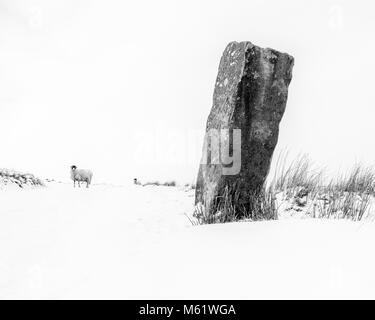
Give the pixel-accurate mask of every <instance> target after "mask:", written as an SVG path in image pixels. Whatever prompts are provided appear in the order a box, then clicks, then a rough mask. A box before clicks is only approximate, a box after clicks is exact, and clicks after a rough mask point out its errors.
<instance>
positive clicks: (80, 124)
mask: <svg viewBox="0 0 375 320" xmlns="http://www.w3.org/2000/svg"><path fill="white" fill-rule="evenodd" d="M373 3H374V2H373V1H327V0H326V1H316V0H315V1H300V0H299V1H298V0H296V1H285V0H283V1H249V0H244V1H233V0H231V1H228V0H227V1H218V0H215V1H202V0H199V1H192V0H190V1H175V0H173V1H152V0H149V1H131V2H130V1H123V0H122V1H84V0H75V1H73V0H68V1H67V0H55V1H51V0H39V1H37V0H35V1H31V0H30V1H26V0H24V1H21V0H1V1H0V88H1V90H0V146H1V148H0V152H1V153H0V167H6V168H14V169H16V170H20V171H30V172H32V173H35V174H38V175H40V176H42V177H56V178H62V179H68V178H69V166H70V165H71V164H76V165H78V166H79V167H86V168H90V169H92V170H93V171H94V176H95V177H96V181H97V182H98V181H108V182H120V181H124V180H128V179H131V178H133V177H138V178H140V179H141V180H143V181H146V180H153V179H160V180H165V179H177V180H178V181H187V182H191V181H193V180H195V177H196V174H197V169H198V162H199V158H200V151H201V147H202V143H203V130H204V127H205V125H206V118H207V115H208V113H209V111H210V108H211V104H212V94H213V89H214V82H215V78H216V73H217V69H218V64H219V60H220V57H221V54H222V51H223V50H224V48H225V46H226V45H227V43H228V42H230V41H233V40H237V41H242V40H249V41H252V42H253V43H254V44H257V45H260V46H263V47H273V48H275V49H277V50H280V51H285V52H288V53H290V54H292V55H293V56H294V57H295V66H294V73H293V80H292V82H291V85H290V87H289V100H288V104H287V109H286V113H285V115H284V118H283V121H282V125H281V130H280V139H279V146H278V149H282V148H285V147H288V148H289V149H290V150H291V152H295V153H297V152H306V153H309V154H310V156H311V158H312V159H314V160H316V162H317V163H318V164H322V165H324V166H327V167H328V168H331V169H337V168H347V167H348V166H351V165H352V164H353V163H354V162H355V161H364V162H366V163H369V164H372V163H374V162H375V150H374V148H373V146H374V143H373V132H374V127H373V122H374V116H375V111H374V110H375V108H374V101H375V90H374V89H373V78H374V75H375V59H373V57H374V55H375V44H374V31H375V19H374V9H375V5H374V4H373Z"/></svg>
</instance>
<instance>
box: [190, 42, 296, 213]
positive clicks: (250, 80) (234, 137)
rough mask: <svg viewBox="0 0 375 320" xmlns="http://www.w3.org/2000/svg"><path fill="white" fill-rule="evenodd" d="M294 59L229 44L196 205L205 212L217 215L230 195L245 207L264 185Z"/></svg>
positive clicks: (246, 45)
mask: <svg viewBox="0 0 375 320" xmlns="http://www.w3.org/2000/svg"><path fill="white" fill-rule="evenodd" d="M293 63H294V59H293V57H292V56H290V55H288V54H286V53H281V52H278V51H276V50H273V49H269V48H266V49H264V48H260V47H258V46H255V45H253V44H252V43H251V42H240V43H238V42H231V43H229V45H228V46H227V47H226V49H225V51H224V53H223V56H222V58H221V61H220V66H219V72H218V76H217V80H216V84H215V91H214V96H213V105H212V108H211V112H210V115H209V116H208V120H207V126H206V135H205V141H204V146H203V155H202V160H201V164H200V168H199V172H198V178H197V183H196V194H195V203H196V204H198V203H201V204H202V205H203V206H204V208H205V210H206V214H213V213H215V210H217V207H218V204H219V203H220V201H222V200H223V199H224V198H226V200H228V199H227V198H228V196H229V197H231V198H230V199H229V200H231V203H234V204H236V205H237V207H238V208H243V209H244V210H245V211H246V210H248V209H249V208H251V207H252V203H251V201H252V199H254V194H257V193H259V192H260V191H261V190H262V189H263V186H264V183H265V180H266V177H267V174H268V172H269V168H270V163H271V159H272V154H273V151H274V149H275V147H276V144H277V140H278V135H279V123H280V121H281V118H282V116H283V114H284V111H285V106H286V101H287V97H288V86H289V83H290V81H291V79H292V69H293ZM228 190H229V191H228ZM239 214H240V212H239Z"/></svg>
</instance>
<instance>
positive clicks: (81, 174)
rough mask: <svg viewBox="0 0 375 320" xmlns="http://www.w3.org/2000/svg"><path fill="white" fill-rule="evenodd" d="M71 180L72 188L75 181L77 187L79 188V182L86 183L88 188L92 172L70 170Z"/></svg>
mask: <svg viewBox="0 0 375 320" xmlns="http://www.w3.org/2000/svg"><path fill="white" fill-rule="evenodd" d="M71 178H72V180H73V181H74V186H75V183H76V181H77V182H78V186H80V182H86V183H87V187H88V186H89V185H90V184H91V180H92V172H91V171H90V170H85V169H75V170H71Z"/></svg>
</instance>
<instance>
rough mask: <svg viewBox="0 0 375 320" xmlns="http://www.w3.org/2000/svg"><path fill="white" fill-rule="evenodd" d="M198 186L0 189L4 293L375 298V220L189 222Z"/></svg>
mask: <svg viewBox="0 0 375 320" xmlns="http://www.w3.org/2000/svg"><path fill="white" fill-rule="evenodd" d="M193 195H194V192H193V191H192V190H190V191H185V190H183V189H180V188H175V187H155V186H147V187H142V186H134V185H131V186H111V185H105V184H103V185H92V188H90V189H86V188H81V189H79V188H76V189H73V188H72V184H64V183H56V182H50V183H47V187H45V188H43V187H40V188H34V189H32V188H30V189H20V188H19V189H15V188H9V189H8V188H5V189H3V190H0V200H1V201H0V203H1V205H0V298H64V299H65V298H73V299H74V298H88V299H90V298H114V299H119V298H124V299H125V298H128V299H129V298H145V299H159V298H160V299H163V298H175V299H179V298H186V299H230V298H233V299H251V298H375V255H374V253H373V252H374V249H373V246H374V243H375V224H374V223H372V222H371V221H368V220H367V221H366V222H350V221H342V220H323V219H322V220H321V219H283V220H278V221H265V222H239V223H228V224H222V225H205V226H192V225H191V224H190V221H189V219H188V218H187V217H186V215H185V214H191V213H192V210H193V200H194V197H193Z"/></svg>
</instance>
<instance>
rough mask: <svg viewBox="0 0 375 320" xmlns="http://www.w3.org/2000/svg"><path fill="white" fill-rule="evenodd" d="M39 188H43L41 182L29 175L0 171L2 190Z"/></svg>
mask: <svg viewBox="0 0 375 320" xmlns="http://www.w3.org/2000/svg"><path fill="white" fill-rule="evenodd" d="M40 186H44V183H43V181H42V180H41V179H39V178H37V177H35V176H34V175H33V174H31V173H22V172H18V171H15V170H9V169H0V189H4V188H5V187H18V188H25V187H40Z"/></svg>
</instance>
